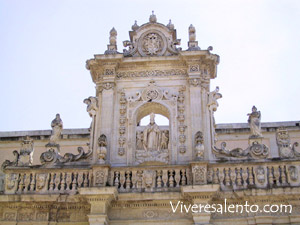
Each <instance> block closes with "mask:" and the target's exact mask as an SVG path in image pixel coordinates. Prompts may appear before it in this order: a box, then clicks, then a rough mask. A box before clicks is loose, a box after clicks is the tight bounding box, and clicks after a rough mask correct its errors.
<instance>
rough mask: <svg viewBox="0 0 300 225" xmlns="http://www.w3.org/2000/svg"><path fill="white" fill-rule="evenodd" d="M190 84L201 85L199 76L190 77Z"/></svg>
mask: <svg viewBox="0 0 300 225" xmlns="http://www.w3.org/2000/svg"><path fill="white" fill-rule="evenodd" d="M189 83H190V85H192V86H194V87H197V86H200V85H201V80H200V79H199V78H193V79H189Z"/></svg>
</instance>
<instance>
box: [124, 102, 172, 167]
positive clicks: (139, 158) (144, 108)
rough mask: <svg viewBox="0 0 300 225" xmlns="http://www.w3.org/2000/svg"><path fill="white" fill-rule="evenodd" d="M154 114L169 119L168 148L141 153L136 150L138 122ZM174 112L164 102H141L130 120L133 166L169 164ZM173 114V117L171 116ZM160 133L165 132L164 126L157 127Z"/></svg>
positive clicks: (141, 151)
mask: <svg viewBox="0 0 300 225" xmlns="http://www.w3.org/2000/svg"><path fill="white" fill-rule="evenodd" d="M151 113H154V114H160V115H163V116H165V117H166V118H168V119H169V126H168V127H167V130H168V138H169V140H168V143H169V145H168V148H167V149H164V150H163V149H159V150H157V151H146V150H145V151H143V150H140V149H137V147H136V144H137V137H136V135H137V131H138V129H137V128H138V126H137V124H138V122H139V121H140V120H141V119H142V118H143V117H145V116H147V115H149V114H151ZM174 113H176V110H172V107H171V106H170V105H168V104H166V103H165V102H164V101H160V102H156V101H152V102H143V103H142V104H141V105H139V106H137V107H136V108H135V109H134V110H133V112H132V117H131V118H130V119H131V121H132V123H131V127H130V129H129V130H130V133H131V134H129V135H131V138H129V140H131V147H132V149H131V150H132V158H131V160H132V162H133V164H141V163H147V164H148V163H151V164H162V163H163V164H169V163H171V161H172V159H171V158H172V154H171V153H172V143H173V140H174V138H175V137H174V130H175V123H174V122H173V120H174V121H176V120H175V119H173V118H176V115H175V114H174ZM173 114H174V115H173ZM159 128H160V129H161V130H162V131H165V129H166V126H164V128H162V126H160V127H159Z"/></svg>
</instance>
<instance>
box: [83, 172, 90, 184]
mask: <svg viewBox="0 0 300 225" xmlns="http://www.w3.org/2000/svg"><path fill="white" fill-rule="evenodd" d="M88 175H89V172H84V181H83V187H88V185H89V179H88Z"/></svg>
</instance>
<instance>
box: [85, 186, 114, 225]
mask: <svg viewBox="0 0 300 225" xmlns="http://www.w3.org/2000/svg"><path fill="white" fill-rule="evenodd" d="M79 194H80V195H82V196H84V197H85V198H86V199H87V201H88V202H89V203H90V204H91V212H90V214H89V215H87V216H88V218H89V224H90V225H109V219H108V216H107V212H108V208H109V206H110V203H111V202H112V201H113V200H115V199H116V197H117V194H118V192H117V188H116V187H106V188H81V189H79Z"/></svg>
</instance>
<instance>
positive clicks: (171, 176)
mask: <svg viewBox="0 0 300 225" xmlns="http://www.w3.org/2000/svg"><path fill="white" fill-rule="evenodd" d="M169 172H170V176H169V187H171V188H172V187H174V177H173V172H174V170H170V171H169Z"/></svg>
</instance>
